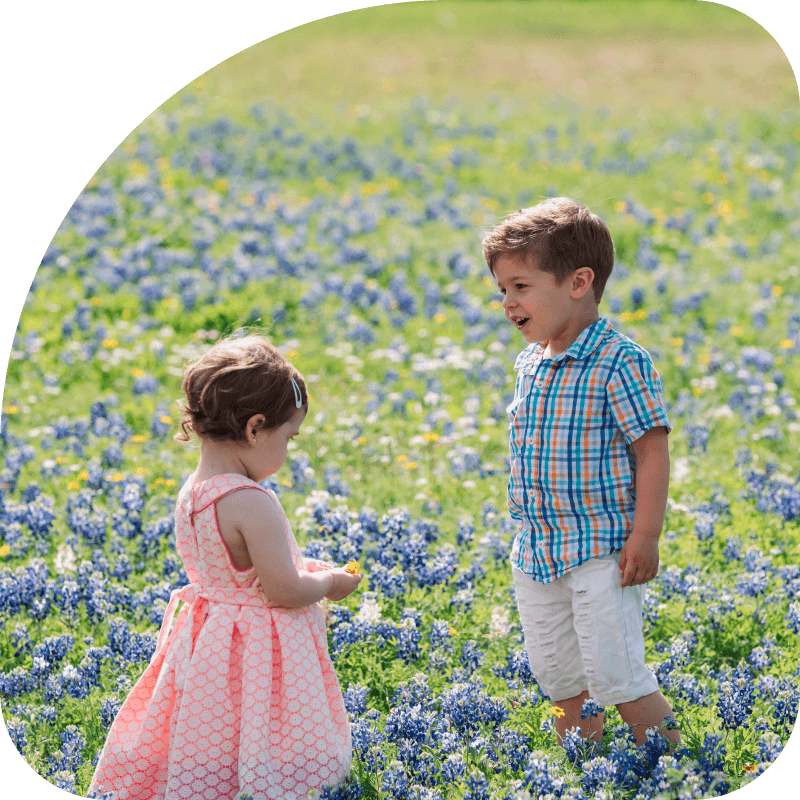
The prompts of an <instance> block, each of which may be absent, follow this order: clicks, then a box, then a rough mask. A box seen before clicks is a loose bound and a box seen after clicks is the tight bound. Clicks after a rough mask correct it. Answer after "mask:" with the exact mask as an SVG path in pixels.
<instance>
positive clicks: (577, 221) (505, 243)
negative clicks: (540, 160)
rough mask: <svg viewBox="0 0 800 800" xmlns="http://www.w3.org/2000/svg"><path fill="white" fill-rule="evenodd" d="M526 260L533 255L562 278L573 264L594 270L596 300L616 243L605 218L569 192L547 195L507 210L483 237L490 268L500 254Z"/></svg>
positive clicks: (598, 299) (611, 260) (549, 270)
mask: <svg viewBox="0 0 800 800" xmlns="http://www.w3.org/2000/svg"><path fill="white" fill-rule="evenodd" d="M512 254H513V255H518V256H521V257H522V258H523V259H525V260H527V259H528V257H529V256H530V255H535V256H536V257H537V259H538V262H539V269H541V270H542V271H543V272H550V273H552V274H553V275H554V277H555V279H556V281H557V282H558V283H562V282H563V281H564V279H565V278H567V277H569V276H570V275H571V274H572V273H573V272H574V271H575V270H576V269H580V268H581V267H589V268H590V269H591V270H592V272H593V273H594V281H593V282H592V287H593V291H594V299H595V302H597V303H599V302H600V298H601V297H602V296H603V289H605V285H606V281H607V280H608V276H609V275H610V274H611V270H612V269H613V267H614V243H613V241H612V240H611V234H610V233H609V231H608V228H607V227H606V225H605V223H604V222H603V220H601V219H600V217H598V216H597V215H596V214H592V212H591V211H589V210H588V209H587V208H584V207H583V206H582V205H580V203H577V202H575V200H573V199H572V198H570V197H551V198H548V199H547V200H543V201H542V202H541V203H539V204H538V205H535V206H532V207H531V208H522V209H520V210H519V211H514V212H513V213H511V214H509V215H508V216H507V217H506V218H505V219H504V220H503V221H502V222H500V223H498V224H497V225H495V226H494V228H492V230H491V231H489V233H488V234H487V235H486V237H485V238H484V240H483V257H484V258H485V259H486V263H487V264H488V265H489V269H490V270H491V272H492V273H494V264H495V261H496V260H497V258H498V257H500V256H502V255H512Z"/></svg>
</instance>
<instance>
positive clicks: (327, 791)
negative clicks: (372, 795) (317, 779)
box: [240, 778, 364, 800]
mask: <svg viewBox="0 0 800 800" xmlns="http://www.w3.org/2000/svg"><path fill="white" fill-rule="evenodd" d="M312 791H313V790H312ZM363 793H364V790H363V788H362V787H361V784H360V783H359V782H358V780H357V779H355V778H348V779H347V780H345V782H344V783H340V784H338V785H336V786H323V787H322V788H321V789H320V791H319V800H358V798H359V797H361V796H362V794H363ZM313 797H314V798H316V797H317V795H316V792H315V793H314V795H313ZM240 800H245V798H241V799H240Z"/></svg>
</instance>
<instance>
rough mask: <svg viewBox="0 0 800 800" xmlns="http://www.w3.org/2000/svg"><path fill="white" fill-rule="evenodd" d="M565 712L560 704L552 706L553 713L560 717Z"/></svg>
mask: <svg viewBox="0 0 800 800" xmlns="http://www.w3.org/2000/svg"><path fill="white" fill-rule="evenodd" d="M566 713H567V712H566V711H564V709H563V708H561V706H553V714H554V715H555V716H556V717H558V718H559V719H561V717H563V716H564V715H565V714H566Z"/></svg>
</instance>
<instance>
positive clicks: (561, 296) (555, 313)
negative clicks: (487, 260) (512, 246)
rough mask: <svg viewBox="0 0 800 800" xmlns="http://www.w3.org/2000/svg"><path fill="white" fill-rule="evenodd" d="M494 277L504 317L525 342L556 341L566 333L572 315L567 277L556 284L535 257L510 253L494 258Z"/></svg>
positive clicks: (569, 286)
mask: <svg viewBox="0 0 800 800" xmlns="http://www.w3.org/2000/svg"><path fill="white" fill-rule="evenodd" d="M494 277H495V280H496V281H497V288H498V289H499V290H500V294H502V295H503V310H504V311H505V314H506V317H508V319H509V320H510V321H511V322H512V323H513V324H514V325H515V327H516V328H517V329H518V330H519V331H521V332H522V335H523V336H524V337H525V340H526V341H527V342H531V343H532V342H544V341H545V340H548V341H550V340H558V339H560V338H561V337H562V336H564V334H565V333H566V332H567V331H568V329H569V328H570V323H572V321H573V318H574V315H575V307H574V302H573V300H572V297H571V293H572V281H571V280H570V279H569V278H567V279H565V280H564V281H563V282H562V283H560V284H559V283H557V282H556V279H555V277H554V276H553V274H552V273H550V272H543V271H542V270H541V269H539V260H538V258H537V257H536V256H535V255H529V256H527V257H523V256H517V255H513V254H509V255H502V256H499V257H498V258H497V260H496V261H495V262H494Z"/></svg>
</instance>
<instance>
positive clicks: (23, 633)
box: [11, 622, 33, 656]
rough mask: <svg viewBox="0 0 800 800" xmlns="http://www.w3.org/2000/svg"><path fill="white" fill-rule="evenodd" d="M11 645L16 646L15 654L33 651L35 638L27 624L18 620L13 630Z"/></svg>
mask: <svg viewBox="0 0 800 800" xmlns="http://www.w3.org/2000/svg"><path fill="white" fill-rule="evenodd" d="M11 646H12V647H13V648H14V655H15V656H20V655H22V654H23V653H32V652H33V639H31V637H30V634H29V633H28V628H27V626H25V625H24V624H23V623H21V622H18V623H17V625H16V626H15V628H14V630H13V631H12V632H11Z"/></svg>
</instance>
